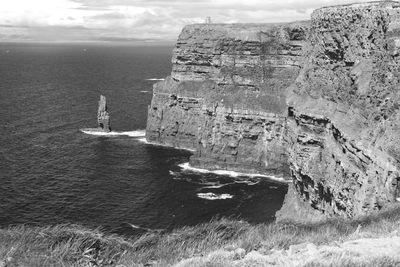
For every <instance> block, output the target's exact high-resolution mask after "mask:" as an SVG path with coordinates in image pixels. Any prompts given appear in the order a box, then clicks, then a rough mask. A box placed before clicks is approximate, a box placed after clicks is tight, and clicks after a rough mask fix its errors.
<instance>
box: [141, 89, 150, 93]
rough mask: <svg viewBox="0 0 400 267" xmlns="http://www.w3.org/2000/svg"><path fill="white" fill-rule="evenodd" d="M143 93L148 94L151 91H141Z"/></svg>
mask: <svg viewBox="0 0 400 267" xmlns="http://www.w3.org/2000/svg"><path fill="white" fill-rule="evenodd" d="M140 92H141V93H148V92H149V91H145V90H143V91H140Z"/></svg>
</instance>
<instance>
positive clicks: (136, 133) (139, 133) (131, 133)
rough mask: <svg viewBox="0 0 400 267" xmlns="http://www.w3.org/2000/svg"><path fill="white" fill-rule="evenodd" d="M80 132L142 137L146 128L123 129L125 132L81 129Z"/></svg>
mask: <svg viewBox="0 0 400 267" xmlns="http://www.w3.org/2000/svg"><path fill="white" fill-rule="evenodd" d="M81 132H83V133H85V134H90V135H97V136H121V135H124V136H130V137H143V136H146V130H137V131H125V132H114V131H111V132H108V133H107V132H102V131H87V130H84V129H81Z"/></svg>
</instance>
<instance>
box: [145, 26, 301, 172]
mask: <svg viewBox="0 0 400 267" xmlns="http://www.w3.org/2000/svg"><path fill="white" fill-rule="evenodd" d="M307 27H308V26H307V23H294V24H286V25H272V24H264V25H241V24H236V25H235V24H234V25H219V24H198V25H190V26H187V27H185V28H184V29H183V31H182V33H181V35H180V36H179V40H178V43H177V45H176V48H175V49H174V53H173V58H172V63H173V66H172V74H171V77H169V78H167V79H166V80H165V81H163V82H160V83H158V84H156V85H155V86H154V91H153V100H152V103H151V106H150V107H149V112H148V123H147V130H146V137H147V140H148V141H150V142H156V143H162V144H166V145H171V146H175V147H184V148H191V149H195V150H196V152H195V155H194V156H193V157H192V159H191V164H192V165H194V166H197V167H204V168H208V169H229V170H238V171H245V172H256V173H267V174H274V175H286V176H288V173H289V169H288V164H287V153H286V150H285V145H284V138H283V136H284V132H285V127H284V125H285V123H286V122H285V121H286V113H287V107H286V92H287V88H288V87H289V85H290V84H292V83H293V81H294V79H295V78H296V77H297V75H298V73H299V71H300V66H301V60H302V47H303V45H304V39H305V34H306V30H307Z"/></svg>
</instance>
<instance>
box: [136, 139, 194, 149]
mask: <svg viewBox="0 0 400 267" xmlns="http://www.w3.org/2000/svg"><path fill="white" fill-rule="evenodd" d="M138 141H139V142H142V143H144V144H147V145H152V146H161V147H169V148H175V149H180V150H186V151H190V152H196V150H194V149H190V148H184V147H173V146H168V145H163V144H159V143H154V142H149V141H147V139H146V138H139V139H138Z"/></svg>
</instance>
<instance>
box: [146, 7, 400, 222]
mask: <svg viewBox="0 0 400 267" xmlns="http://www.w3.org/2000/svg"><path fill="white" fill-rule="evenodd" d="M308 25H309V24H308V23H294V24H286V25H191V26H187V27H186V28H185V29H184V30H183V32H182V34H181V35H180V37H179V40H178V43H177V46H176V48H175V50H174V55H173V60H172V62H173V71H172V74H171V77H169V78H168V79H166V80H165V81H164V82H162V83H158V84H156V85H155V86H154V96H153V101H152V104H151V106H150V107H149V117H148V126H147V139H148V140H149V141H151V142H157V143H162V144H167V145H171V146H176V147H185V148H192V149H195V150H196V153H195V155H194V156H193V157H192V159H191V163H192V164H193V165H196V166H200V167H206V168H210V169H229V170H240V171H244V172H258V173H267V174H276V175H287V176H291V177H292V178H293V185H292V186H290V188H289V189H290V190H289V192H288V195H287V197H286V199H285V204H284V207H283V209H282V211H281V212H280V213H279V214H278V215H279V216H278V217H279V218H280V219H282V218H289V217H290V216H291V217H292V218H293V214H295V215H294V216H305V214H308V215H309V214H312V217H313V218H314V219H319V218H320V215H322V217H324V216H341V217H355V216H359V215H364V214H367V213H370V212H373V211H376V210H379V209H381V208H383V207H385V206H388V205H390V204H391V203H394V202H395V201H396V199H400V198H399V197H400V165H399V162H400V111H399V109H400V102H399V100H400V90H399V87H400V64H399V63H400V5H399V3H397V2H390V1H384V2H371V3H366V4H353V5H346V6H337V7H328V8H322V9H319V10H316V11H315V12H314V13H313V14H312V19H311V24H310V26H308ZM289 168H290V170H289ZM295 211H296V212H295ZM288 215H290V216H288Z"/></svg>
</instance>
